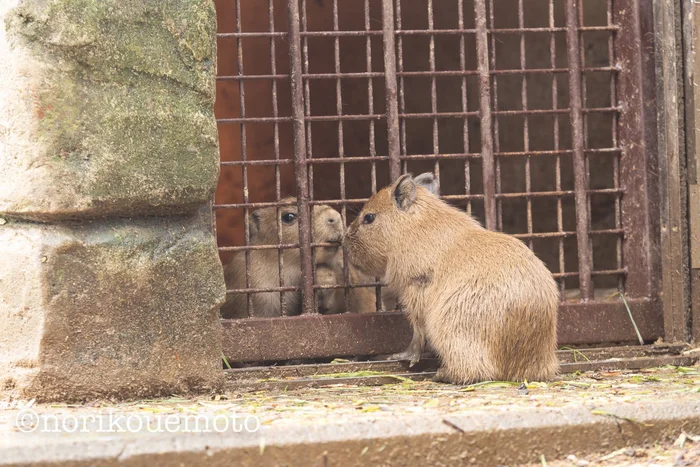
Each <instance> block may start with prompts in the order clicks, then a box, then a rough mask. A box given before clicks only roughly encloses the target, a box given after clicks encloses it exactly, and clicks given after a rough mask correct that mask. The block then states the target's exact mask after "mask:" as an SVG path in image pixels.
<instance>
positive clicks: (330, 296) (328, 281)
mask: <svg viewBox="0 0 700 467" xmlns="http://www.w3.org/2000/svg"><path fill="white" fill-rule="evenodd" d="M342 258H343V256H342V250H340V251H339V253H338V255H337V257H336V258H334V261H332V262H330V263H324V264H318V265H317V266H316V283H317V284H318V285H328V286H331V285H343V284H344V283H345V278H344V277H343V259H342ZM370 282H374V279H373V278H371V277H368V276H365V275H364V274H362V273H360V272H359V271H358V270H357V269H355V268H354V267H352V266H351V265H349V264H348V283H349V284H350V285H357V284H367V283H370ZM316 306H317V307H318V310H319V312H320V313H322V314H327V315H331V314H338V313H345V312H346V311H347V312H350V313H369V312H373V311H375V310H376V308H377V304H376V295H375V289H374V287H356V288H350V289H348V307H347V310H346V308H345V289H318V290H317V291H316Z"/></svg>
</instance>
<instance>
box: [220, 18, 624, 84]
mask: <svg viewBox="0 0 700 467" xmlns="http://www.w3.org/2000/svg"><path fill="white" fill-rule="evenodd" d="M302 22H303V21H302ZM435 31H436V32H437V31H439V29H436V30H435ZM581 71H582V72H584V73H599V72H612V73H618V72H619V71H620V68H618V67H616V66H603V67H583V68H581ZM568 72H569V69H568V68H528V69H526V70H521V69H519V68H514V69H508V68H505V69H502V70H491V71H489V73H490V74H491V75H521V74H524V75H551V74H566V73H568ZM396 75H397V76H428V77H429V76H478V75H479V72H478V71H476V70H464V71H461V70H436V71H435V72H431V71H420V70H419V71H397V72H396ZM301 77H302V78H304V79H336V78H341V77H342V78H348V79H351V78H352V79H362V78H383V77H384V73H381V72H374V71H366V72H355V73H350V72H348V73H308V72H305V73H302V75H301ZM288 79H289V75H280V74H275V73H273V74H270V75H245V76H238V75H219V76H217V77H216V80H217V81H252V80H288Z"/></svg>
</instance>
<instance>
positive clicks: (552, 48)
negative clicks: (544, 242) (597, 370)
mask: <svg viewBox="0 0 700 467" xmlns="http://www.w3.org/2000/svg"><path fill="white" fill-rule="evenodd" d="M548 13H549V27H550V28H553V27H554V0H549V9H548ZM556 63H557V47H556V36H555V34H554V33H550V35H549V64H550V66H551V68H552V69H554V68H555V67H556ZM558 106H559V86H558V80H557V76H556V75H552V109H557V107H558ZM552 125H553V128H552V134H553V136H554V150H555V151H559V146H560V141H559V115H555V116H554V119H553V122H552ZM554 170H555V188H556V190H557V191H561V156H560V155H557V157H556V163H555V167H554ZM563 231H564V213H563V209H562V200H561V198H557V232H563ZM557 247H558V248H557V254H558V260H559V272H560V273H564V272H566V261H565V255H564V237H560V238H559V240H558V245H557ZM559 293H560V294H561V295H562V296H563V295H564V294H565V293H566V281H565V280H563V279H562V280H561V281H559Z"/></svg>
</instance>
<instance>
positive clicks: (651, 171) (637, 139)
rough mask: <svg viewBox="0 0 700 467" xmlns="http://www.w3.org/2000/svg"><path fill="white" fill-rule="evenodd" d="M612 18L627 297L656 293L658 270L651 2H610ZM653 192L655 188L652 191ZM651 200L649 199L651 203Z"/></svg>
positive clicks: (617, 0) (658, 282) (659, 271)
mask: <svg viewBox="0 0 700 467" xmlns="http://www.w3.org/2000/svg"><path fill="white" fill-rule="evenodd" d="M613 6H614V10H613V19H614V20H615V21H616V22H617V24H618V26H619V27H620V29H619V31H618V33H617V36H616V39H615V43H616V46H617V54H616V56H617V60H618V63H619V64H620V73H619V75H618V99H619V101H620V104H621V105H622V106H623V109H622V112H621V114H620V118H619V125H618V138H619V142H620V148H621V149H622V154H621V156H620V186H621V188H622V190H623V192H624V196H623V198H622V206H621V209H622V221H623V224H624V226H625V227H624V228H625V237H624V241H623V245H622V248H623V252H622V254H623V257H624V258H625V266H626V268H627V271H628V274H627V276H626V279H625V291H626V293H627V295H628V296H630V297H648V296H652V297H654V296H656V295H657V293H658V290H659V285H660V282H661V281H659V280H658V278H659V275H660V274H661V264H660V255H659V250H660V245H659V237H660V236H659V235H658V234H652V232H658V230H659V225H658V222H659V219H658V216H657V215H652V212H653V211H652V209H653V210H654V211H656V210H657V208H658V205H656V206H655V205H652V202H654V203H658V196H656V197H650V196H649V194H650V193H651V191H650V190H652V187H656V186H658V185H657V183H658V168H657V164H656V162H655V160H654V158H653V157H651V155H652V154H654V153H655V151H656V148H657V140H656V118H655V115H656V99H655V86H654V80H655V78H654V60H655V53H654V52H653V51H654V47H653V40H654V37H653V34H652V31H653V24H652V21H653V20H652V18H653V15H652V7H653V5H652V3H651V2H640V1H638V0H616V1H615V2H613ZM657 193H658V192H657ZM652 200H653V201H652Z"/></svg>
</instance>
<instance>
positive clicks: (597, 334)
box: [221, 299, 663, 362]
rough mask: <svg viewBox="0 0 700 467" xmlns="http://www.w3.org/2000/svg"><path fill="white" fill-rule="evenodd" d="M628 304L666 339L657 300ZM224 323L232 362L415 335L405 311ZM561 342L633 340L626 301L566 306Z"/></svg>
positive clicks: (390, 348) (382, 345) (356, 351)
mask: <svg viewBox="0 0 700 467" xmlns="http://www.w3.org/2000/svg"><path fill="white" fill-rule="evenodd" d="M628 303H629V305H630V308H631V310H632V313H633V314H634V319H635V322H636V324H637V327H638V328H639V331H640V333H641V334H642V337H643V339H644V340H645V341H647V342H653V341H654V340H656V339H657V338H658V337H660V336H662V335H663V317H662V316H660V314H659V313H657V312H656V308H657V307H656V306H655V304H654V303H653V302H652V301H650V300H646V299H630V300H628ZM221 323H222V325H223V328H224V338H223V351H224V355H225V356H226V358H227V359H228V360H229V361H230V362H253V361H270V360H289V359H295V358H323V357H340V356H350V355H381V354H389V353H393V352H400V351H403V350H405V349H406V347H407V346H408V344H409V342H410V340H411V334H412V333H411V328H410V324H409V323H408V320H407V319H406V318H405V316H404V315H403V313H361V314H357V313H349V314H343V315H329V316H321V315H307V316H290V317H287V318H284V326H281V325H280V321H279V319H275V318H251V319H239V320H222V322H221ZM582 323H585V325H583V326H582ZM558 338H559V344H560V345H581V344H599V343H604V342H625V341H629V342H631V341H635V340H636V334H635V330H634V327H633V326H632V323H631V322H630V320H629V316H628V315H627V311H626V309H625V307H624V305H623V304H622V303H620V302H589V303H587V304H581V303H564V304H562V305H561V307H560V311H559V332H558ZM290 342H294V343H295V345H289V343H290Z"/></svg>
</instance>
